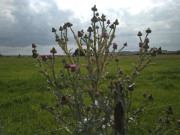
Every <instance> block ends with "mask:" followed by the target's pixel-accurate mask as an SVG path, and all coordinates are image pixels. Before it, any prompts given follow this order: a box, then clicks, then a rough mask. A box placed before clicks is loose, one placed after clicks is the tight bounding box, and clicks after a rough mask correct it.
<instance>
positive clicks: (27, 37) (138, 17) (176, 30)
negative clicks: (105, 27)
mask: <svg viewBox="0 0 180 135" xmlns="http://www.w3.org/2000/svg"><path fill="white" fill-rule="evenodd" d="M94 5H96V7H97V8H98V12H99V14H100V15H101V14H105V15H106V19H110V20H111V22H113V21H114V20H115V19H118V21H119V23H120V24H119V25H118V27H117V30H116V38H115V40H114V42H116V43H117V44H118V48H120V47H121V46H122V45H123V43H125V42H127V44H128V46H127V47H126V48H125V49H124V51H137V50H138V49H139V47H138V43H139V39H138V37H137V33H138V31H141V32H142V33H143V34H144V35H145V31H146V29H147V28H150V29H151V30H152V33H151V34H150V35H149V39H150V44H149V45H150V47H162V49H163V50H169V51H176V50H180V1H179V0H110V1H105V0H0V54H2V55H18V54H21V55H31V53H32V52H31V51H32V48H31V44H32V43H35V44H36V45H37V46H38V47H37V50H38V52H39V54H49V53H50V52H49V50H50V49H51V48H52V47H55V48H56V49H57V52H58V54H63V52H62V50H61V48H60V47H59V46H58V44H57V43H56V42H55V37H54V33H52V32H51V29H52V27H54V28H56V29H59V27H60V26H62V25H63V24H64V23H66V22H71V23H72V24H73V27H72V28H73V30H74V31H75V33H77V32H78V31H79V30H82V29H83V30H84V32H86V31H87V28H88V27H89V26H90V25H91V22H90V20H91V18H92V13H93V12H92V11H91V8H92V7H93V6H94ZM68 33H70V31H69V32H68ZM68 47H69V49H73V50H75V49H76V48H77V45H76V43H75V40H74V39H73V36H72V34H69V43H68ZM73 50H72V51H73Z"/></svg>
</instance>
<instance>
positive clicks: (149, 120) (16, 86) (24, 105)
mask: <svg viewBox="0 0 180 135" xmlns="http://www.w3.org/2000/svg"><path fill="white" fill-rule="evenodd" d="M119 58H120V61H119V65H120V67H121V69H123V72H124V74H129V72H130V71H131V67H132V63H134V62H136V60H137V55H131V56H120V57H119ZM61 60H62V57H57V59H56V62H57V65H58V67H57V73H58V71H59V70H60V68H61V67H62V66H63V65H62V63H61ZM114 65H115V62H114V61H113V62H112V63H110V65H109V66H108V67H107V68H108V69H109V70H111V71H116V70H115V67H116V66H114ZM39 70H40V68H39V67H38V66H37V64H36V60H35V59H33V58H31V57H20V58H18V57H0V126H1V128H0V130H3V132H5V134H8V135H33V134H40V133H43V132H46V131H49V130H53V129H56V128H57V126H58V125H57V123H56V122H55V121H54V119H53V117H52V116H51V115H50V113H49V112H47V111H45V110H42V109H41V108H40V104H41V103H49V104H51V103H52V104H53V103H54V102H55V98H54V97H53V96H52V95H51V94H50V93H49V92H48V91H47V90H46V86H47V81H46V79H45V77H44V76H43V75H42V74H41V73H40V72H39ZM114 74H115V72H114V73H112V74H108V75H107V76H108V78H111V79H112V80H113V79H114ZM135 83H136V86H135V92H134V93H135V95H134V107H136V106H138V105H139V103H140V100H141V99H142V98H143V96H142V94H143V92H144V91H146V92H147V94H152V95H153V97H154V100H153V102H152V103H151V104H150V105H149V106H148V107H147V111H146V112H143V113H142V117H141V118H140V119H139V123H138V128H136V129H135V130H134V134H138V133H142V134H147V129H148V128H154V127H155V123H157V121H158V118H159V116H162V115H163V114H164V113H165V110H166V109H167V108H168V107H169V106H170V105H171V106H172V108H173V112H174V114H173V117H172V121H173V119H180V96H179V95H180V55H159V56H157V57H156V58H154V60H153V62H152V64H151V65H150V66H149V67H147V68H146V69H145V70H144V71H143V72H142V73H141V76H139V77H138V78H137V79H136V80H135ZM106 87H107V86H106V85H104V86H103V87H102V88H104V89H106ZM171 124H173V122H172V123H171ZM132 128H133V127H132ZM1 132H2V131H1ZM47 134H60V133H59V132H53V133H47ZM177 134H178V133H177Z"/></svg>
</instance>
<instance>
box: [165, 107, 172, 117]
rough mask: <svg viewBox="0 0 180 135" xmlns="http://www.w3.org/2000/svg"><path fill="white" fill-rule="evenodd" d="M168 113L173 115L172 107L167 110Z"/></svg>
mask: <svg viewBox="0 0 180 135" xmlns="http://www.w3.org/2000/svg"><path fill="white" fill-rule="evenodd" d="M166 113H167V114H168V115H169V114H173V110H172V107H171V106H170V107H169V108H168V109H167V110H166Z"/></svg>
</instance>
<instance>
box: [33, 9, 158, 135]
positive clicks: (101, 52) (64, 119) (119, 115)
mask: <svg viewBox="0 0 180 135" xmlns="http://www.w3.org/2000/svg"><path fill="white" fill-rule="evenodd" d="M97 10H98V9H97V8H96V6H94V7H92V11H93V17H92V19H91V26H89V27H88V29H87V31H86V32H85V30H80V31H78V32H75V31H74V30H73V28H72V27H73V24H72V23H70V22H67V23H64V25H63V26H60V28H59V31H57V30H56V29H55V28H52V32H53V33H54V35H55V40H56V42H57V43H58V44H59V46H60V48H61V49H62V50H63V52H64V53H65V54H66V59H63V60H62V63H63V65H64V66H63V67H62V68H61V69H58V71H57V70H56V68H55V65H56V64H57V63H56V62H57V61H56V58H57V57H56V55H55V54H56V53H57V51H56V49H55V48H54V47H53V48H52V50H50V53H51V54H52V55H43V56H42V57H40V56H39V55H38V53H37V50H36V45H35V44H32V48H33V50H32V53H33V58H36V59H37V61H38V63H39V66H40V68H41V71H42V73H43V74H44V75H45V76H46V78H47V82H48V84H47V85H48V86H47V90H48V91H49V92H50V93H52V94H53V95H54V96H55V98H56V104H55V105H47V104H44V103H43V104H41V105H40V106H41V108H42V109H46V110H48V111H49V112H50V113H51V114H52V116H53V117H54V118H55V120H56V121H57V122H58V123H59V129H57V130H64V131H65V132H67V133H68V134H73V135H74V134H87V135H95V134H97V135H99V134H114V135H124V134H129V133H130V127H129V125H130V124H129V123H131V122H133V121H135V120H136V118H137V116H138V115H139V114H140V113H141V112H143V111H145V109H146V107H147V105H148V104H149V103H150V102H151V101H152V100H153V96H152V95H147V94H146V92H144V93H143V96H142V102H141V104H140V106H139V108H137V109H135V110H133V109H131V106H132V104H133V92H134V85H135V83H134V80H135V79H136V78H137V77H138V76H139V74H140V73H141V72H142V71H143V70H144V69H145V68H146V67H147V66H148V65H149V64H150V63H151V61H152V58H153V57H154V56H156V55H157V53H158V52H160V51H161V50H160V48H159V49H157V48H153V49H152V50H150V51H149V39H148V35H149V34H150V33H151V29H150V28H148V29H147V30H146V35H145V38H144V39H142V33H141V32H139V33H138V34H137V36H138V37H139V39H140V43H139V48H140V49H139V57H138V62H137V64H135V65H134V66H133V68H132V73H130V74H129V75H125V74H124V73H123V70H122V69H121V68H120V67H119V58H118V55H119V53H120V52H121V50H123V49H124V48H125V47H126V46H127V43H124V44H123V45H122V47H121V48H120V49H119V50H117V48H119V47H118V44H117V43H115V42H113V41H114V38H115V37H116V36H115V32H116V29H117V26H118V25H119V22H118V20H117V19H116V20H115V21H114V22H113V23H111V22H110V20H107V19H106V16H105V15H104V14H102V15H101V16H100V15H99V13H98V12H97ZM69 31H70V32H72V34H73V36H74V39H75V41H76V43H77V45H78V55H77V56H76V57H75V56H73V54H72V53H71V50H68V32H69ZM82 44H85V47H86V49H84V47H83V46H82ZM80 51H81V52H82V53H83V54H84V55H85V56H84V57H83V58H84V59H85V62H84V63H82V62H81V59H82V58H81V57H80ZM113 60H115V62H116V66H117V73H116V75H115V80H110V79H109V78H108V77H107V75H108V74H109V73H111V72H112V71H108V69H107V66H108V64H110V63H111V62H112V61H113ZM82 70H86V72H85V73H84V72H82ZM59 71H60V72H59ZM107 82H109V83H110V84H107ZM102 85H107V89H108V90H103V89H102V87H101V86H102Z"/></svg>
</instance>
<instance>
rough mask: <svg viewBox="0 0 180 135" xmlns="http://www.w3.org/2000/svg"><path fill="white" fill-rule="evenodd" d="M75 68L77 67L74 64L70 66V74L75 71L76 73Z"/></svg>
mask: <svg viewBox="0 0 180 135" xmlns="http://www.w3.org/2000/svg"><path fill="white" fill-rule="evenodd" d="M76 67H77V66H76V65H75V64H73V65H71V66H70V68H71V71H72V72H75V71H76Z"/></svg>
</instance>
